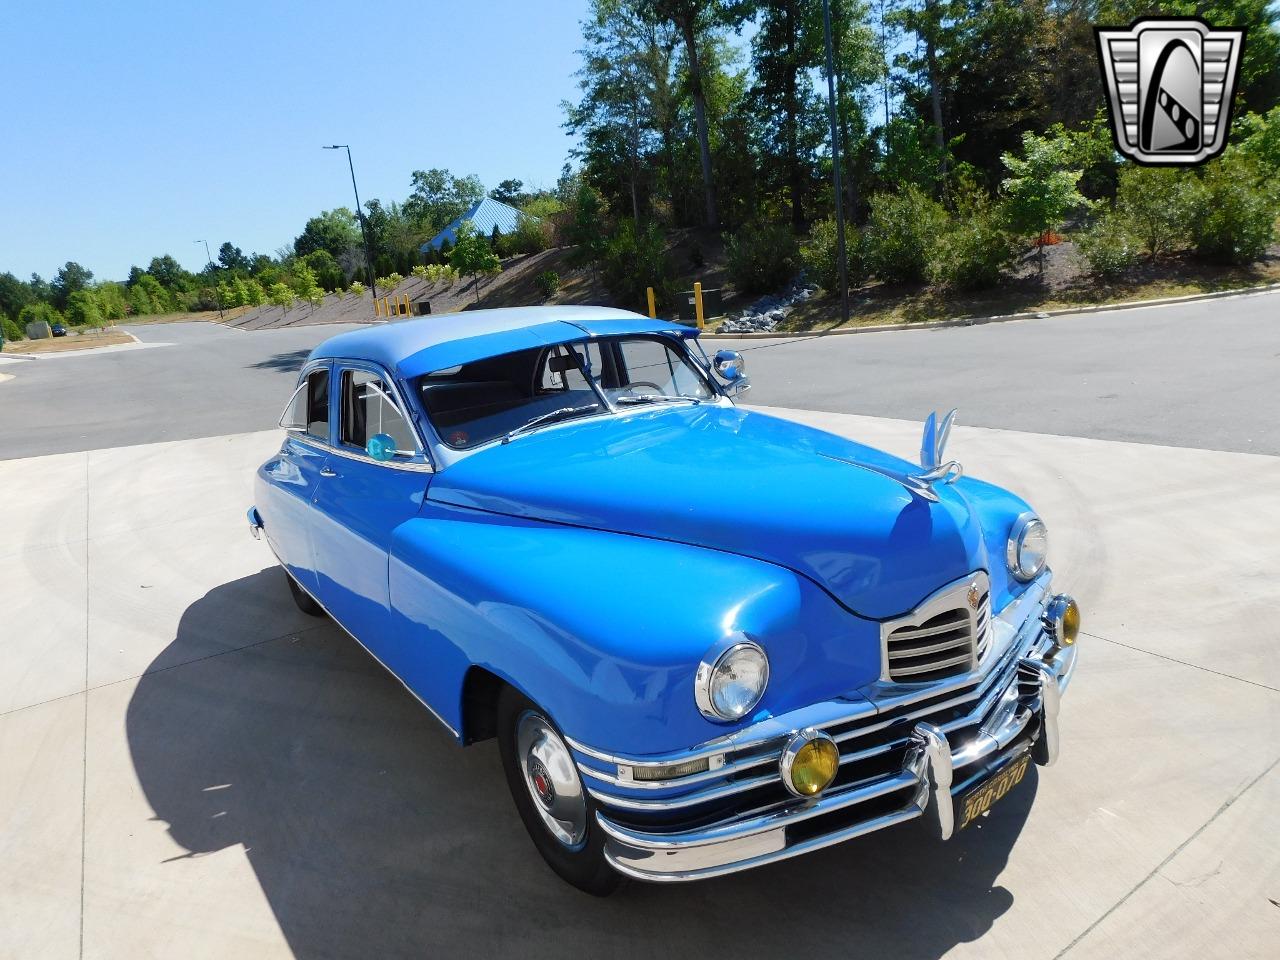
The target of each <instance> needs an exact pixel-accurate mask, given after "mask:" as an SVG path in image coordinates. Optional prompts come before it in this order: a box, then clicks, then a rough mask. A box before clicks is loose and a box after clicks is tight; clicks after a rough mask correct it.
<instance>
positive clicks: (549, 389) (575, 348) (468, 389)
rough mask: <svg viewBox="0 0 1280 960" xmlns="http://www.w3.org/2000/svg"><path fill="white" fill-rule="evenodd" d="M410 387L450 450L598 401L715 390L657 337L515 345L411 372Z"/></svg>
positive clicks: (532, 427) (587, 412)
mask: <svg viewBox="0 0 1280 960" xmlns="http://www.w3.org/2000/svg"><path fill="white" fill-rule="evenodd" d="M417 389H418V392H419V395H420V396H421V398H422V406H423V408H424V409H425V410H426V412H427V415H428V416H429V417H430V418H431V422H432V424H433V425H434V426H435V428H436V432H437V433H438V434H439V435H440V438H441V439H442V440H443V441H444V442H445V443H446V444H448V445H449V446H450V447H452V448H454V449H456V450H465V449H468V448H471V447H475V446H479V445H480V444H482V443H488V442H489V441H491V440H496V439H500V438H507V439H514V438H515V437H517V436H519V435H521V434H524V433H532V432H534V431H536V430H538V429H542V428H543V427H546V426H550V425H552V424H554V423H563V422H564V421H566V420H575V419H579V418H581V417H587V416H594V415H598V414H600V413H602V412H605V411H606V406H605V403H606V402H607V403H608V404H609V405H610V406H611V407H614V408H616V407H619V406H625V405H628V404H640V403H666V402H685V401H688V402H701V401H703V400H709V399H711V398H712V397H713V396H714V395H715V393H714V391H713V390H712V388H711V385H710V384H708V383H707V380H706V378H705V377H704V376H703V374H702V373H701V371H700V370H699V369H698V368H697V367H696V366H695V365H694V363H693V362H692V361H691V360H690V359H689V358H688V356H686V354H685V352H684V350H683V348H682V346H681V345H680V344H678V343H676V342H675V341H673V340H671V339H670V338H668V337H662V336H629V337H604V338H600V339H594V340H584V341H581V342H578V343H569V344H557V345H555V346H551V347H537V348H534V349H530V350H518V351H516V352H514V353H507V354H502V355H500V356H496V357H486V358H485V359H483V360H477V361H475V362H473V363H467V364H463V365H462V366H458V367H452V368H450V369H448V370H438V371H436V372H435V373H430V374H427V375H426V376H424V377H419V378H418V383H417ZM602 401H603V402H602Z"/></svg>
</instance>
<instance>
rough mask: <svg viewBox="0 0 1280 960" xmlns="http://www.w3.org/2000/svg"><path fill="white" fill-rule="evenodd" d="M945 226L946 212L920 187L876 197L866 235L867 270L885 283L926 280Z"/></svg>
mask: <svg viewBox="0 0 1280 960" xmlns="http://www.w3.org/2000/svg"><path fill="white" fill-rule="evenodd" d="M946 227H947V214H946V210H945V209H943V207H942V205H941V204H939V203H938V202H937V201H936V200H934V199H933V198H932V197H930V196H929V195H928V194H926V193H925V192H924V191H923V190H921V189H920V188H919V187H916V186H908V187H907V189H906V190H904V191H902V193H900V194H892V193H878V194H876V195H875V196H873V197H872V198H871V216H870V218H869V219H868V220H867V229H866V235H865V236H866V249H867V266H868V268H869V269H870V270H871V272H872V273H874V274H875V275H876V276H878V277H879V278H880V279H881V280H884V281H885V282H886V283H914V282H918V281H920V280H923V279H924V278H925V276H926V275H927V273H928V270H929V262H930V260H931V257H932V252H933V249H934V246H935V245H936V244H937V243H938V238H939V236H940V235H941V234H942V232H943V231H944V230H945V229H946Z"/></svg>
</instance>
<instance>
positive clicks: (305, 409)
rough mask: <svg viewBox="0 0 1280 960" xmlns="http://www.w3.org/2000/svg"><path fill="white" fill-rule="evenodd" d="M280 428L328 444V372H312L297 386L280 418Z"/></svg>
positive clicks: (325, 369)
mask: <svg viewBox="0 0 1280 960" xmlns="http://www.w3.org/2000/svg"><path fill="white" fill-rule="evenodd" d="M280 426H282V427H284V428H285V429H287V430H297V431H298V432H300V433H304V434H306V435H307V436H308V437H315V438H316V439H317V440H323V441H324V442H325V443H328V442H329V371H328V369H327V368H323V369H320V370H315V371H312V372H311V373H309V374H308V375H307V379H306V380H304V381H303V382H302V383H301V384H299V386H298V389H297V390H296V391H295V392H294V394H293V400H291V401H290V402H289V409H287V410H286V411H285V412H284V415H283V416H282V417H281V418H280Z"/></svg>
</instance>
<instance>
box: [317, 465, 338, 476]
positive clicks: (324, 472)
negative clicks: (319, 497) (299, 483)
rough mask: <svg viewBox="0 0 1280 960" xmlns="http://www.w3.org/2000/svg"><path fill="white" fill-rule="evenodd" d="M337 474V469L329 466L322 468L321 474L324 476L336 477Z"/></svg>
mask: <svg viewBox="0 0 1280 960" xmlns="http://www.w3.org/2000/svg"><path fill="white" fill-rule="evenodd" d="M337 475H338V472H337V471H336V470H330V469H329V468H328V467H321V468H320V476H322V477H336V476H337Z"/></svg>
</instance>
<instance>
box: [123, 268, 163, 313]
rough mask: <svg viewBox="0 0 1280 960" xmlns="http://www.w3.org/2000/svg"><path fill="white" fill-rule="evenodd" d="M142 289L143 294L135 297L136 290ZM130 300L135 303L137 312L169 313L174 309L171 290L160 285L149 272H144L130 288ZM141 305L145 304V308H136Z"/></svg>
mask: <svg viewBox="0 0 1280 960" xmlns="http://www.w3.org/2000/svg"><path fill="white" fill-rule="evenodd" d="M137 291H141V294H140V295H138V296H137V297H136V298H135V292H137ZM129 302H130V303H132V304H134V306H135V310H134V312H135V313H168V312H169V311H170V310H172V309H173V301H172V300H171V299H170V297H169V291H167V290H166V289H165V288H164V287H162V286H161V285H160V281H159V280H157V279H156V278H155V277H153V276H152V275H151V274H149V273H144V274H143V275H142V276H140V277H139V278H138V281H137V283H135V284H134V285H133V286H132V287H131V288H130V289H129ZM139 305H145V306H146V309H145V310H138V309H136V307H137V306H139Z"/></svg>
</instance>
